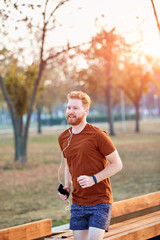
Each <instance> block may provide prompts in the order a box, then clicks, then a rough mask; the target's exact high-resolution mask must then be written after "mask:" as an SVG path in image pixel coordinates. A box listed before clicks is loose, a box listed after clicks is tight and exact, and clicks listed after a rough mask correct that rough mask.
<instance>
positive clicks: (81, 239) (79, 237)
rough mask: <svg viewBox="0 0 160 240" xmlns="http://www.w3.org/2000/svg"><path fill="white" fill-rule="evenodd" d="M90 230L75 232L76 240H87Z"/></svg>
mask: <svg viewBox="0 0 160 240" xmlns="http://www.w3.org/2000/svg"><path fill="white" fill-rule="evenodd" d="M87 234H88V230H75V231H73V235H74V240H87Z"/></svg>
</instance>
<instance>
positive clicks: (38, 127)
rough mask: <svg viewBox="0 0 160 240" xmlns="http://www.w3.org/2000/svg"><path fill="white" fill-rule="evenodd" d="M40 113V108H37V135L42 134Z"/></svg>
mask: <svg viewBox="0 0 160 240" xmlns="http://www.w3.org/2000/svg"><path fill="white" fill-rule="evenodd" d="M41 112H42V107H41V106H37V132H38V133H39V134H41V133H42V124H41Z"/></svg>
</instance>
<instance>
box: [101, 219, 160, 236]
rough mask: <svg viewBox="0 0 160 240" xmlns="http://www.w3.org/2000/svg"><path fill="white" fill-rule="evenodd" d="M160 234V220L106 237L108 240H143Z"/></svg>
mask: <svg viewBox="0 0 160 240" xmlns="http://www.w3.org/2000/svg"><path fill="white" fill-rule="evenodd" d="M159 235H160V222H155V223H151V224H148V225H146V226H143V227H139V228H136V229H132V230H128V231H125V232H123V233H120V234H117V235H114V236H110V237H106V238H104V239H108V240H135V239H138V240H144V239H149V238H152V237H156V236H159Z"/></svg>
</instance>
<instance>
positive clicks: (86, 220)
mask: <svg viewBox="0 0 160 240" xmlns="http://www.w3.org/2000/svg"><path fill="white" fill-rule="evenodd" d="M111 210H112V204H109V203H101V204H95V205H89V206H81V205H77V204H74V203H72V205H71V218H70V229H71V230H86V229H89V227H94V228H100V229H104V230H105V231H108V229H109V225H110V220H111Z"/></svg>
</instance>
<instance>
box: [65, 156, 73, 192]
mask: <svg viewBox="0 0 160 240" xmlns="http://www.w3.org/2000/svg"><path fill="white" fill-rule="evenodd" d="M64 161H65V188H67V189H69V191H70V190H71V183H72V181H71V174H70V171H69V167H68V163H67V159H66V158H65V159H64Z"/></svg>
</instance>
